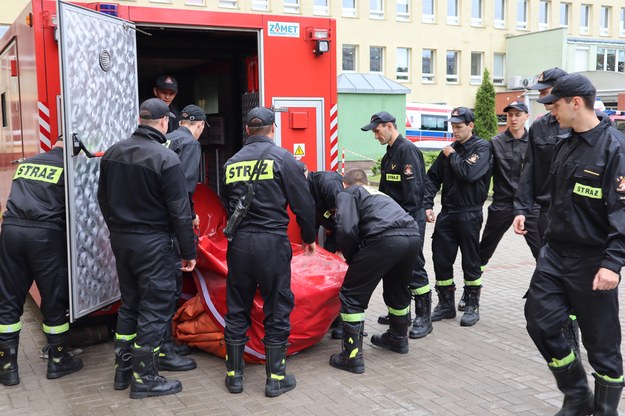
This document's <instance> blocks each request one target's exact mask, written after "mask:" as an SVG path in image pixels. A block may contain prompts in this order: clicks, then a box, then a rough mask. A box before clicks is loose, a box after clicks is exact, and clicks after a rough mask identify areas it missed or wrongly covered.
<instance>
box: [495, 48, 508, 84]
mask: <svg viewBox="0 0 625 416" xmlns="http://www.w3.org/2000/svg"><path fill="white" fill-rule="evenodd" d="M493 58H494V59H493V84H495V85H503V83H504V77H505V73H506V54H505V53H496V54H495V55H494V57H493Z"/></svg>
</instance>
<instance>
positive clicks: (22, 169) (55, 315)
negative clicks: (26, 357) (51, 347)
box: [0, 147, 69, 341]
mask: <svg viewBox="0 0 625 416" xmlns="http://www.w3.org/2000/svg"><path fill="white" fill-rule="evenodd" d="M65 233H66V230H65V179H64V170H63V149H62V148H60V147H55V148H53V149H52V150H50V151H49V152H47V153H43V154H40V155H36V156H33V157H31V158H29V159H27V160H26V161H24V162H22V163H21V164H20V165H19V166H18V168H17V171H16V172H15V175H14V176H13V182H12V185H11V193H10V195H9V199H8V201H7V205H6V211H5V212H4V215H3V223H2V231H1V232H0V341H8V340H11V339H14V338H17V337H18V336H19V331H20V329H21V323H20V316H22V313H23V311H24V302H25V300H26V295H27V293H28V290H29V289H30V287H31V285H32V283H33V280H34V281H35V282H36V283H37V288H38V289H39V293H40V294H41V313H42V314H43V332H44V333H46V335H53V334H62V333H65V332H66V331H67V330H68V329H69V319H68V315H67V310H68V307H69V289H68V273H67V242H66V237H65Z"/></svg>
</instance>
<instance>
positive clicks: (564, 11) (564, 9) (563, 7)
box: [560, 3, 571, 27]
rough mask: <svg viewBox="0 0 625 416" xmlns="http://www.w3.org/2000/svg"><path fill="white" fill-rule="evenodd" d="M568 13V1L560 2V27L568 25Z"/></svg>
mask: <svg viewBox="0 0 625 416" xmlns="http://www.w3.org/2000/svg"><path fill="white" fill-rule="evenodd" d="M570 13H571V5H570V4H569V3H560V27H569V14H570Z"/></svg>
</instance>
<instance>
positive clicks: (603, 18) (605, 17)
mask: <svg viewBox="0 0 625 416" xmlns="http://www.w3.org/2000/svg"><path fill="white" fill-rule="evenodd" d="M599 34H600V35H601V36H608V35H609V34H610V7H607V6H601V15H600V16H599Z"/></svg>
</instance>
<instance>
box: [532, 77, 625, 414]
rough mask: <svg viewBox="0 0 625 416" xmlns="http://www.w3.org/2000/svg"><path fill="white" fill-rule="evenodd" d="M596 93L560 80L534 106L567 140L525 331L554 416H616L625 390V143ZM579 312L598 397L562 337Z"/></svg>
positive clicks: (557, 157)
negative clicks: (624, 289)
mask: <svg viewBox="0 0 625 416" xmlns="http://www.w3.org/2000/svg"><path fill="white" fill-rule="evenodd" d="M595 95H596V90H595V87H594V86H593V85H592V83H591V82H590V80H588V78H586V77H585V76H583V75H581V74H569V75H565V76H563V77H561V78H560V79H559V80H558V81H557V82H556V83H555V85H554V87H553V89H552V91H551V93H550V94H549V95H547V96H544V97H541V98H539V99H538V101H539V102H541V103H545V104H551V105H553V108H552V114H553V116H554V117H555V118H556V119H557V120H558V122H559V124H560V126H561V127H562V128H569V129H571V134H570V136H569V137H567V138H566V139H564V140H561V141H560V142H559V143H558V144H557V145H556V146H555V149H554V155H553V161H552V165H551V169H550V172H549V183H550V195H551V197H552V198H551V206H550V208H549V223H548V225H547V230H546V233H545V245H544V246H543V248H542V249H541V251H540V255H539V257H538V261H537V263H536V270H535V271H534V275H533V276H532V280H531V282H530V288H529V292H528V297H527V302H526V304H525V317H526V319H527V331H528V333H529V335H530V337H531V338H532V340H533V341H534V343H535V344H536V347H537V348H538V350H539V351H540V353H541V354H542V356H543V358H544V359H545V360H546V361H547V363H548V366H549V369H550V370H551V371H552V373H553V375H554V377H555V379H556V382H557V385H558V388H559V389H560V390H561V391H562V392H563V393H564V403H563V405H562V409H561V411H560V412H559V413H558V414H567V415H569V414H570V415H587V414H595V415H617V414H618V403H619V400H620V396H621V391H622V389H623V384H624V383H623V363H622V357H621V327H620V321H619V304H618V284H619V281H620V272H621V268H622V267H623V265H624V264H625V159H624V158H623V154H624V153H625V136H624V135H623V134H621V133H620V132H618V130H616V129H615V128H614V127H612V126H610V123H609V121H608V120H607V119H605V118H604V119H602V120H600V119H599V118H598V117H597V115H596V114H595V111H594V109H593V105H594V101H595ZM571 307H572V308H573V310H574V311H575V312H576V314H577V321H578V323H579V328H580V330H581V333H582V339H583V341H584V346H585V347H586V350H587V351H588V361H589V363H590V365H591V366H592V367H593V369H594V370H595V373H593V376H594V378H595V394H594V399H593V394H592V392H591V391H590V388H589V386H588V381H587V378H586V372H585V370H584V368H583V366H582V362H581V357H580V356H579V355H578V354H577V353H576V351H575V350H574V349H573V348H571V345H570V344H569V342H568V340H567V338H566V337H565V335H564V334H562V332H561V328H562V326H563V325H565V324H566V323H567V321H568V320H569V310H570V308H571Z"/></svg>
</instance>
